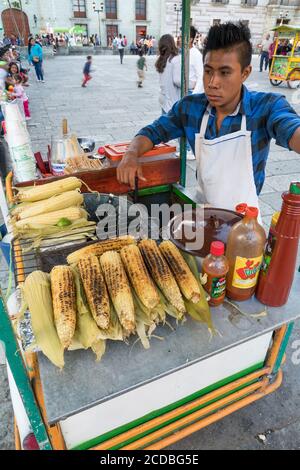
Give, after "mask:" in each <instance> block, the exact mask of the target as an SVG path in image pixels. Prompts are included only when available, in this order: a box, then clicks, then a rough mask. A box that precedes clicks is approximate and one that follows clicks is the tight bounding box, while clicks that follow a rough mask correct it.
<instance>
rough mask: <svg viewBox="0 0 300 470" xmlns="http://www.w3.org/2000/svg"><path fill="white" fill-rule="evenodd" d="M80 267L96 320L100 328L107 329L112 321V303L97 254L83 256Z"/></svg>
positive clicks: (88, 299) (87, 296) (86, 293)
mask: <svg viewBox="0 0 300 470" xmlns="http://www.w3.org/2000/svg"><path fill="white" fill-rule="evenodd" d="M78 269H79V272H80V277H81V281H82V284H83V287H84V291H85V295H86V298H87V301H88V304H89V307H90V310H91V312H92V315H93V317H94V320H95V322H96V323H97V325H98V326H99V328H102V329H103V330H107V329H108V328H109V323H110V303H109V296H108V292H107V288H106V284H105V281H104V277H103V274H102V271H101V267H100V263H99V260H98V258H97V256H90V257H88V258H82V259H81V260H80V261H79V263H78Z"/></svg>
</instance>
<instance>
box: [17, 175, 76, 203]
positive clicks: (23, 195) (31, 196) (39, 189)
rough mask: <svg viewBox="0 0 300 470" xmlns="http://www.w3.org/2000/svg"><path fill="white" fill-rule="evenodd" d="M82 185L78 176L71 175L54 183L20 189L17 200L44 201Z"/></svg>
mask: <svg viewBox="0 0 300 470" xmlns="http://www.w3.org/2000/svg"><path fill="white" fill-rule="evenodd" d="M81 186H82V183H81V181H80V180H79V179H78V178H75V177H70V178H66V179H62V180H59V181H54V182H53V183H48V184H44V185H42V186H34V187H33V188H29V189H28V188H27V189H26V188H24V189H20V190H19V192H18V194H17V196H16V198H15V200H16V202H36V201H43V200H45V199H48V198H49V197H52V196H57V195H58V194H62V193H65V192H66V191H73V190H74V189H80V188H81Z"/></svg>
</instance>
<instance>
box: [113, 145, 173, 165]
mask: <svg viewBox="0 0 300 470" xmlns="http://www.w3.org/2000/svg"><path fill="white" fill-rule="evenodd" d="M129 145H130V142H125V143H122V144H112V145H105V147H104V149H105V156H106V157H107V158H109V159H110V160H112V161H119V160H121V159H122V158H123V157H124V155H125V153H126V151H127V149H128V147H129ZM174 152H176V147H174V146H172V145H169V144H160V145H157V146H156V147H154V148H153V149H152V150H150V152H147V153H145V155H143V157H155V156H158V155H166V154H169V153H174Z"/></svg>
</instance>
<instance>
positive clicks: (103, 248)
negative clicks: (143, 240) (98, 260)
mask: <svg viewBox="0 0 300 470" xmlns="http://www.w3.org/2000/svg"><path fill="white" fill-rule="evenodd" d="M133 244H136V241H135V239H134V238H133V237H127V236H126V237H120V238H114V239H111V240H105V241H102V242H98V243H94V244H93V245H89V246H87V247H85V248H82V249H81V250H78V251H75V252H74V253H71V254H70V255H69V256H68V258H67V261H68V264H77V263H78V261H79V260H80V259H81V258H84V257H86V256H90V255H94V256H101V255H103V254H104V253H106V252H107V251H120V250H121V249H122V248H123V247H124V246H127V245H133Z"/></svg>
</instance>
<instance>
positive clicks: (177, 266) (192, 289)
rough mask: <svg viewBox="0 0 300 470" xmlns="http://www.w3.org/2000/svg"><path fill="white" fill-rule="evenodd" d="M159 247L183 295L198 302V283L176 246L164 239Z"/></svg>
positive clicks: (199, 295)
mask: <svg viewBox="0 0 300 470" xmlns="http://www.w3.org/2000/svg"><path fill="white" fill-rule="evenodd" d="M159 249H160V251H161V252H162V254H163V256H164V257H165V259H166V260H167V262H168V265H169V266H170V268H171V271H172V273H173V274H174V276H175V279H176V281H177V283H178V285H179V287H180V290H181V292H182V294H183V296H184V297H185V298H186V299H187V300H190V301H191V302H193V303H195V304H196V303H198V302H199V301H200V298H201V294H200V288H199V284H198V282H197V280H196V279H195V276H194V275H193V273H192V271H191V270H190V268H189V267H188V265H187V263H186V262H185V260H184V259H183V257H182V255H181V253H180V251H179V250H178V248H177V247H176V246H175V245H174V243H172V242H170V241H164V242H162V243H161V245H160V246H159Z"/></svg>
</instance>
